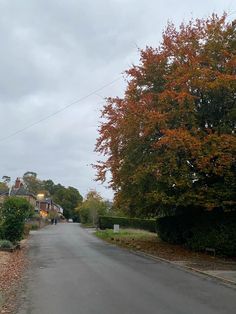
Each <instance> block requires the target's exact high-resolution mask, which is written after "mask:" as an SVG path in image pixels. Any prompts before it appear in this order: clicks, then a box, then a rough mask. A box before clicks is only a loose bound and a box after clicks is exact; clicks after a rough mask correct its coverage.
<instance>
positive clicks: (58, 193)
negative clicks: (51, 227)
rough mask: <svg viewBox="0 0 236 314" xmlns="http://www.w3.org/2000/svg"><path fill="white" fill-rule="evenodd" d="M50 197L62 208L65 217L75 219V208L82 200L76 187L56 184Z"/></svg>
mask: <svg viewBox="0 0 236 314" xmlns="http://www.w3.org/2000/svg"><path fill="white" fill-rule="evenodd" d="M52 198H53V200H54V202H56V203H57V204H59V205H60V206H61V207H62V208H63V209H64V212H63V215H64V216H65V218H66V219H69V218H72V219H74V220H76V219H77V215H76V212H75V208H76V207H77V206H78V205H79V204H80V203H81V202H82V200H83V197H82V196H81V194H80V193H79V191H78V190H77V189H76V188H74V187H71V186H69V187H68V188H65V187H64V186H62V185H59V184H58V185H57V186H55V189H54V194H53V195H52Z"/></svg>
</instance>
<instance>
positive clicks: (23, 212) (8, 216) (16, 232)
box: [2, 197, 32, 243]
mask: <svg viewBox="0 0 236 314" xmlns="http://www.w3.org/2000/svg"><path fill="white" fill-rule="evenodd" d="M31 214H32V206H31V204H30V203H29V202H28V201H27V200H26V199H24V198H19V197H9V198H8V199H7V200H6V201H5V202H4V204H3V209H2V215H3V234H4V238H5V239H6V240H9V241H11V242H13V243H15V242H17V241H19V240H21V239H22V236H23V233H24V225H25V219H26V218H28V217H29V216H30V215H31Z"/></svg>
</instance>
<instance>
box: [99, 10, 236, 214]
mask: <svg viewBox="0 0 236 314" xmlns="http://www.w3.org/2000/svg"><path fill="white" fill-rule="evenodd" d="M226 19H227V17H226V15H223V16H221V17H218V16H217V15H212V16H211V17H210V18H209V19H207V20H195V21H190V22H189V23H188V24H187V25H186V24H182V25H181V26H180V27H179V29H176V28H175V27H174V25H173V24H169V25H168V26H167V28H166V30H165V31H164V32H163V39H162V43H161V45H160V46H159V47H158V48H156V49H154V48H150V47H147V48H146V49H145V50H142V51H141V57H140V64H139V65H137V66H133V67H132V68H130V69H129V70H128V71H127V72H126V73H127V75H128V81H127V88H126V91H125V95H124V98H122V99H121V98H109V99H107V103H106V105H105V107H104V110H103V112H102V117H103V122H102V123H101V125H100V130H99V131H100V135H99V138H98V140H97V144H96V151H97V152H100V153H101V154H103V155H105V156H106V160H105V161H100V162H98V164H97V165H96V168H97V171H98V172H97V174H98V176H97V178H98V180H101V181H104V180H105V179H106V174H107V172H111V181H110V185H111V187H112V188H113V189H114V191H115V202H116V204H117V206H119V207H121V208H122V209H123V210H125V211H127V213H128V214H130V215H136V216H137V215H138V216H155V215H157V214H158V213H160V212H164V213H168V214H169V213H176V212H178V211H185V210H188V211H192V210H199V209H201V210H202V209H203V210H204V209H207V210H212V209H214V208H222V209H226V208H231V209H232V207H233V206H234V205H235V199H234V191H235V187H236V182H235V152H236V143H235V135H234V129H235V116H236V108H235V103H236V29H235V28H236V27H235V26H236V23H235V22H227V21H226Z"/></svg>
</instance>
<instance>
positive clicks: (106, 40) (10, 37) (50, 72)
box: [0, 0, 236, 199]
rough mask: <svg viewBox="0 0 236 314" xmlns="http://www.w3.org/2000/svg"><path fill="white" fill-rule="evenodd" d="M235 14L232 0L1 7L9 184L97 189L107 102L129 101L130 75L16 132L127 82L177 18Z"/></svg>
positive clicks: (2, 121) (71, 0) (8, 0)
mask: <svg viewBox="0 0 236 314" xmlns="http://www.w3.org/2000/svg"><path fill="white" fill-rule="evenodd" d="M223 11H226V12H228V13H229V14H231V15H230V17H229V18H230V19H231V18H232V19H233V18H236V1H231V0H198V1H196V0H179V1H176V0H149V1H147V0H146V1H144V0H40V1H39V0H30V1H29V0H20V1H19V0H0V38H1V50H0V129H1V132H0V138H1V139H0V160H1V162H0V177H2V176H3V175H8V176H11V177H12V179H15V177H17V176H22V175H23V174H24V173H25V172H26V171H34V172H37V173H38V177H39V178H40V179H49V178H50V179H52V180H53V181H54V182H55V183H61V184H63V185H65V186H69V185H70V186H74V187H76V188H78V189H79V191H80V192H81V194H82V195H83V196H84V195H85V194H86V193H87V192H88V190H89V189H96V190H97V191H98V192H100V193H101V195H102V196H103V197H104V198H109V199H112V195H113V194H112V191H111V190H109V189H107V188H106V185H100V184H98V183H97V182H95V181H94V177H95V172H94V170H93V169H92V168H91V166H90V164H91V163H94V162H95V161H96V160H97V159H99V158H100V156H98V155H97V154H96V153H94V145H95V142H96V138H97V135H98V134H97V128H98V124H99V116H100V110H101V109H102V107H103V105H104V100H103V99H104V97H106V96H122V95H123V92H124V88H125V83H124V80H123V78H122V77H121V79H120V80H117V81H116V82H114V83H113V84H111V85H110V86H107V87H106V88H104V89H102V90H101V91H99V92H97V93H96V94H94V95H92V96H90V97H88V98H86V99H84V100H83V101H80V102H78V103H76V104H74V105H73V106H70V107H68V108H67V109H66V110H64V111H62V112H60V113H58V114H57V115H54V116H52V117H51V118H49V119H47V120H44V121H42V122H41V123H38V124H36V125H34V126H33V127H31V128H27V129H25V130H24V131H22V132H19V133H18V134H15V135H12V134H13V133H15V132H16V131H18V130H22V129H23V128H25V127H28V126H29V125H31V124H34V123H35V122H37V121H39V120H41V119H44V118H45V117H47V116H49V115H51V114H53V113H54V112H56V111H58V110H60V109H61V108H63V107H64V106H66V105H68V104H70V103H71V102H73V101H75V100H77V99H80V98H82V97H84V96H86V95H88V94H90V93H91V92H93V91H94V90H97V89H99V88H100V87H102V86H104V85H106V84H107V83H109V82H111V81H113V80H114V79H116V78H118V77H119V76H121V73H122V72H124V70H126V69H127V68H129V67H130V66H131V65H132V64H133V63H137V62H138V59H139V55H138V51H137V47H139V48H144V47H145V46H147V45H148V46H153V47H156V46H157V45H158V43H159V42H160V39H161V34H162V30H163V29H164V27H165V26H166V24H167V21H168V20H171V21H173V22H174V23H175V24H176V25H179V24H180V22H181V21H183V20H185V21H188V20H189V19H190V18H191V17H193V18H196V17H207V16H209V15H210V14H211V13H212V12H216V13H219V14H222V13H223Z"/></svg>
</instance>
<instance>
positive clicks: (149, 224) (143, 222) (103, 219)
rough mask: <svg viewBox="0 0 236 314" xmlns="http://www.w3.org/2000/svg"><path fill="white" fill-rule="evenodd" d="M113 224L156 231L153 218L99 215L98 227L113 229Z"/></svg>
mask: <svg viewBox="0 0 236 314" xmlns="http://www.w3.org/2000/svg"><path fill="white" fill-rule="evenodd" d="M114 225H120V227H123V228H134V229H142V230H147V231H150V232H156V220H155V219H139V218H126V217H111V216H99V217H98V227H99V228H100V229H113V226H114Z"/></svg>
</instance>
